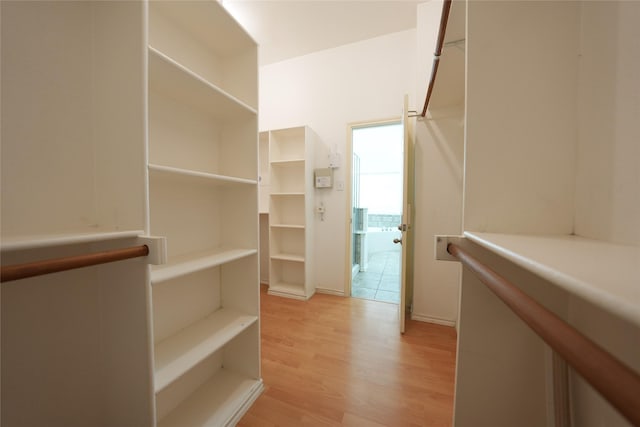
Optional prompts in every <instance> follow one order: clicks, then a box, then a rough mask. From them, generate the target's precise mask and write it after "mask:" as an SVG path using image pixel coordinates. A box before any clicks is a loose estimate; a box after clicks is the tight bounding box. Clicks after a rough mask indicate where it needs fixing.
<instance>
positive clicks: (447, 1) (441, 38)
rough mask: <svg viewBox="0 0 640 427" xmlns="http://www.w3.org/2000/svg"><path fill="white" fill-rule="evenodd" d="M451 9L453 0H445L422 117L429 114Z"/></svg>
mask: <svg viewBox="0 0 640 427" xmlns="http://www.w3.org/2000/svg"><path fill="white" fill-rule="evenodd" d="M450 10H451V0H444V3H443V4H442V15H440V29H439V30H438V41H437V42H436V51H435V53H434V54H433V65H432V66H431V77H430V78H429V87H428V88H427V96H426V98H425V100H424V107H423V108H422V113H420V115H421V116H422V117H424V116H426V115H427V108H428V107H429V100H430V99H431V93H432V92H433V86H434V85H435V83H436V74H438V65H440V55H441V54H442V46H443V45H444V35H445V33H446V31H447V22H449V11H450Z"/></svg>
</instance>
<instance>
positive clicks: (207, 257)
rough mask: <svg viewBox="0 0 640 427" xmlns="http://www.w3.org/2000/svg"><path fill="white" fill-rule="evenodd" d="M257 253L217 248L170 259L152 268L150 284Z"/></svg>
mask: <svg viewBox="0 0 640 427" xmlns="http://www.w3.org/2000/svg"><path fill="white" fill-rule="evenodd" d="M257 253H258V250H257V249H228V248H217V249H213V250H210V251H203V252H194V253H190V254H186V255H181V256H177V257H172V258H170V259H169V263H168V264H164V265H159V266H157V267H155V266H154V267H152V270H151V283H152V284H157V283H160V282H164V281H166V280H171V279H175V278H176V277H180V276H184V275H187V274H190V273H194V272H196V271H200V270H204V269H207V268H211V267H216V266H218V265H222V264H226V263H228V262H231V261H235V260H238V259H241V258H245V257H248V256H251V255H255V254H257Z"/></svg>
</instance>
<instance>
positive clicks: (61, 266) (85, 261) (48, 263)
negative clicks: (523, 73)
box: [0, 245, 149, 282]
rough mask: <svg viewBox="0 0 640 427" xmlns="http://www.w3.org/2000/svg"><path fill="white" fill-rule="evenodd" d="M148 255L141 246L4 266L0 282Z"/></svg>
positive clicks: (145, 249) (145, 247) (146, 247)
mask: <svg viewBox="0 0 640 427" xmlns="http://www.w3.org/2000/svg"><path fill="white" fill-rule="evenodd" d="M147 255H149V247H148V246H147V245H140V246H132V247H129V248H124V249H113V250H110V251H103V252H96V253H92V254H83V255H76V256H69V257H63V258H53V259H47V260H43V261H35V262H28V263H25V264H16V265H8V266H4V265H3V266H2V274H1V277H0V282H10V281H12V280H19V279H26V278H27V277H33V276H41V275H43V274H49V273H57V272H59V271H66V270H72V269H74V268H81V267H89V266H92V265H98V264H105V263H108V262H114V261H122V260H125V259H129V258H138V257H141V256H147Z"/></svg>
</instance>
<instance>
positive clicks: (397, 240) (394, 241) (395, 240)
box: [393, 238, 402, 244]
mask: <svg viewBox="0 0 640 427" xmlns="http://www.w3.org/2000/svg"><path fill="white" fill-rule="evenodd" d="M393 243H400V244H402V238H400V239H393Z"/></svg>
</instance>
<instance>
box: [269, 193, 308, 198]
mask: <svg viewBox="0 0 640 427" xmlns="http://www.w3.org/2000/svg"><path fill="white" fill-rule="evenodd" d="M271 196H274V197H292V196H304V193H298V192H291V193H271Z"/></svg>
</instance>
